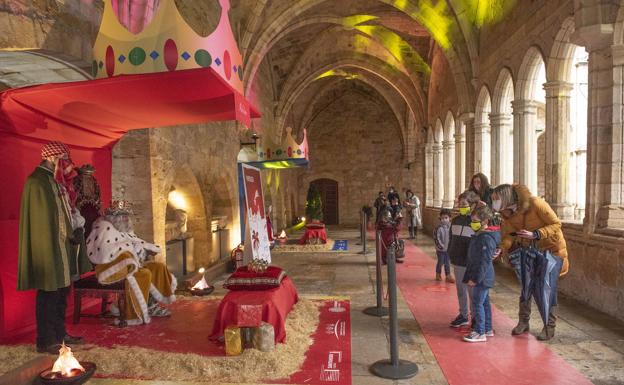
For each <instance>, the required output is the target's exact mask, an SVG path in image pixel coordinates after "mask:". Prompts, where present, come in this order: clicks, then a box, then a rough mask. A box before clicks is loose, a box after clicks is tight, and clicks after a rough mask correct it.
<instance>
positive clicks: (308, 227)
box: [305, 221, 325, 229]
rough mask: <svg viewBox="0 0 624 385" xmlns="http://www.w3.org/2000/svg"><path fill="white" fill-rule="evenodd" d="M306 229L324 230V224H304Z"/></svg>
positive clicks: (313, 222) (316, 222) (317, 222)
mask: <svg viewBox="0 0 624 385" xmlns="http://www.w3.org/2000/svg"><path fill="white" fill-rule="evenodd" d="M305 227H306V229H324V228H325V223H323V222H319V221H312V222H310V223H308V224H306V226H305Z"/></svg>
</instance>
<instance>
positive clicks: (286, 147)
mask: <svg viewBox="0 0 624 385" xmlns="http://www.w3.org/2000/svg"><path fill="white" fill-rule="evenodd" d="M257 153H258V161H261V162H262V161H267V160H281V159H308V136H307V133H306V130H305V129H304V130H303V140H302V141H301V144H299V143H297V141H295V138H293V136H292V128H291V127H287V128H286V137H285V138H284V140H283V141H282V143H277V144H276V143H273V142H272V141H271V140H270V139H269V140H267V139H264V138H260V139H259V140H258V148H257Z"/></svg>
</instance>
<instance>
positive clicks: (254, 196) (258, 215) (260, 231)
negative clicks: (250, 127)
mask: <svg viewBox="0 0 624 385" xmlns="http://www.w3.org/2000/svg"><path fill="white" fill-rule="evenodd" d="M242 167H243V169H242V171H243V181H244V183H243V185H244V188H245V202H246V205H247V218H246V219H247V226H246V229H247V231H246V234H245V242H246V244H247V245H249V247H245V262H246V263H249V262H250V261H251V260H253V259H262V260H265V261H267V262H268V263H270V262H271V250H270V244H269V234H268V231H267V219H266V214H265V210H264V199H263V196H262V177H261V174H260V170H258V169H257V168H254V167H251V166H249V165H246V164H243V165H242ZM247 250H251V254H249V251H247Z"/></svg>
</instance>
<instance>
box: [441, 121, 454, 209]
mask: <svg viewBox="0 0 624 385" xmlns="http://www.w3.org/2000/svg"><path fill="white" fill-rule="evenodd" d="M454 136H455V118H453V113H452V112H451V111H449V112H447V114H446V119H444V133H443V141H442V150H443V158H444V198H443V200H442V206H443V207H453V203H454V202H455V140H454Z"/></svg>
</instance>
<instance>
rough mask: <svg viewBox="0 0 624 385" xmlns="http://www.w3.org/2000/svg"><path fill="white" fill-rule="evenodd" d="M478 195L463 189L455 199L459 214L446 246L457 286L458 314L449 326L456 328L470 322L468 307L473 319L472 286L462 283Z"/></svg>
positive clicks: (452, 223)
mask: <svg viewBox="0 0 624 385" xmlns="http://www.w3.org/2000/svg"><path fill="white" fill-rule="evenodd" d="M479 200H480V198H479V195H478V194H477V193H475V192H472V191H464V192H463V193H461V194H460V195H459V198H458V200H457V203H458V207H459V215H458V216H456V217H455V218H453V220H452V221H451V240H450V242H449V247H448V255H449V257H450V258H451V264H452V265H453V271H454V273H455V286H456V287H457V302H458V303H459V314H458V315H457V317H455V319H454V320H452V321H451V327H454V328H458V327H461V326H465V325H468V324H469V323H470V321H469V318H468V309H470V314H471V315H472V319H473V320H474V314H475V312H474V308H473V306H472V287H470V286H468V285H466V284H465V283H464V281H463V280H464V274H465V273H466V264H467V262H468V247H469V246H470V239H471V238H472V236H473V235H474V234H475V232H474V230H472V227H470V222H472V219H470V213H471V212H472V210H473V209H474V208H475V207H477V206H478V204H479Z"/></svg>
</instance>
